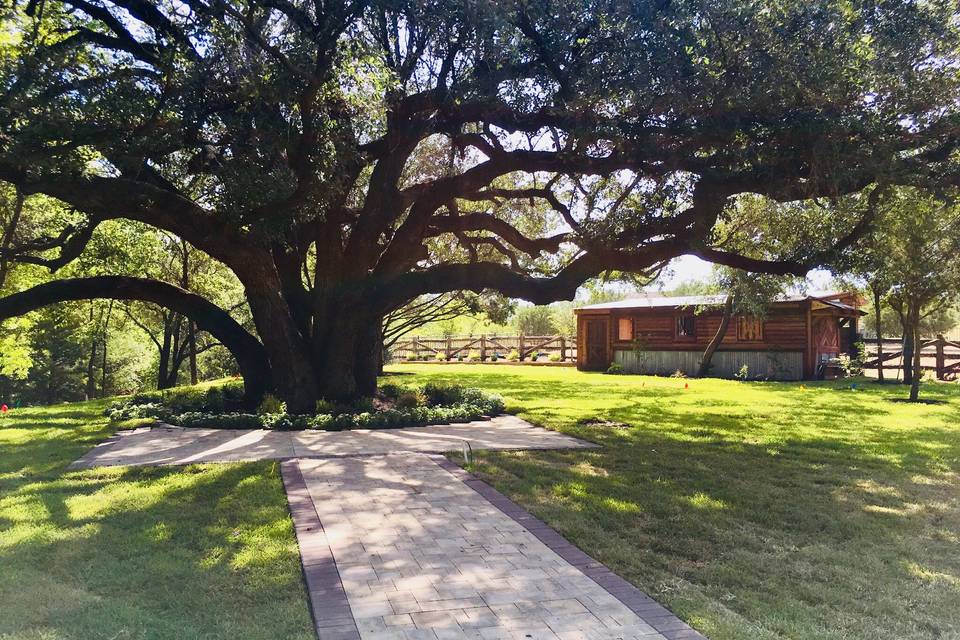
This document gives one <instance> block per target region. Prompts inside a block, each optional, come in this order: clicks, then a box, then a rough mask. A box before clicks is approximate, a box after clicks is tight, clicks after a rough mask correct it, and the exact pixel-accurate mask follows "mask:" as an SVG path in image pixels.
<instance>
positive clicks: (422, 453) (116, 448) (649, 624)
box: [74, 416, 704, 640]
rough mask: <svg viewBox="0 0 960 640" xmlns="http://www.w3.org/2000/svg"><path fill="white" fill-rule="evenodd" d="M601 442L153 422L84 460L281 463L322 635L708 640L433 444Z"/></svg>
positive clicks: (349, 639) (488, 429)
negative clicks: (205, 426) (193, 426)
mask: <svg viewBox="0 0 960 640" xmlns="http://www.w3.org/2000/svg"><path fill="white" fill-rule="evenodd" d="M463 440H467V441H469V442H470V443H471V446H472V447H473V448H474V449H558V448H577V447H591V446H594V445H591V444H589V443H586V442H583V441H581V440H577V439H576V438H571V437H569V436H565V435H563V434H559V433H556V432H552V431H548V430H546V429H540V428H538V427H535V426H533V425H531V424H529V423H527V422H525V421H523V420H520V419H518V418H516V417H513V416H501V417H499V418H495V419H493V420H490V421H486V422H475V423H469V424H462V425H446V426H434V427H423V428H417V429H397V430H382V431H346V432H336V433H331V432H288V433H283V432H271V431H262V430H256V431H218V430H215V429H180V428H177V427H166V426H163V427H153V428H145V429H137V430H134V431H131V432H125V433H121V434H118V435H117V436H115V437H114V438H111V439H110V440H108V441H107V442H105V443H103V444H101V445H100V446H98V447H95V448H94V449H93V450H92V451H90V452H88V453H87V454H86V455H85V456H83V457H82V458H80V459H79V460H77V461H76V462H75V463H74V466H75V467H84V468H86V467H94V466H101V465H131V464H137V465H158V464H159V465H164V464H188V463H194V462H233V461H241V460H260V459H283V460H284V461H283V463H282V465H281V469H282V475H283V481H284V486H285V487H286V490H287V498H288V501H289V504H290V511H291V514H292V516H293V522H294V528H295V531H296V535H297V542H298V544H299V547H300V556H301V560H302V564H303V572H304V578H305V581H306V584H307V590H308V593H309V597H310V607H311V612H312V613H313V618H314V622H315V625H316V630H317V636H318V638H319V640H500V639H503V640H664V639H666V640H687V639H698V640H704V639H703V636H701V635H700V634H699V633H697V632H696V631H694V630H693V629H691V628H690V627H689V626H688V625H687V624H685V623H684V622H683V621H681V620H680V619H678V618H677V617H676V616H674V615H673V614H672V613H671V612H670V611H668V610H667V609H665V608H664V607H662V606H661V605H659V604H657V603H656V602H655V601H653V600H652V599H651V598H650V597H649V596H647V595H645V594H644V593H642V592H641V591H639V590H638V589H636V588H635V587H634V586H633V585H631V584H629V583H628V582H626V581H625V580H623V579H622V578H620V577H618V576H616V575H614V574H613V573H612V572H610V570H609V569H607V568H606V567H605V566H603V565H602V564H600V563H599V562H596V561H595V560H593V559H592V558H590V557H589V556H587V555H586V554H585V553H583V552H582V551H580V550H579V549H577V548H576V547H575V546H574V545H572V544H571V543H569V542H568V541H567V540H565V539H564V538H563V537H562V536H560V535H559V534H558V533H556V532H555V531H553V530H552V529H550V528H549V527H548V526H547V525H545V524H544V523H543V522H540V521H539V520H537V519H536V518H534V517H533V516H531V515H530V514H529V513H527V512H525V511H524V510H523V509H521V508H520V507H518V506H517V505H516V504H514V503H513V502H511V501H510V500H509V499H507V498H506V497H504V496H503V495H501V494H500V493H498V492H497V491H496V490H495V489H493V488H492V487H490V486H489V485H487V484H485V483H483V482H481V481H480V480H478V479H476V478H474V477H473V476H471V475H470V474H469V473H467V472H465V471H463V470H462V469H460V468H459V467H458V466H457V465H455V464H453V463H452V462H450V461H448V460H447V459H446V458H444V457H443V456H440V455H436V453H435V452H442V451H449V450H459V449H460V447H461V445H462V442H463Z"/></svg>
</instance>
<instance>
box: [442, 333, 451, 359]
mask: <svg viewBox="0 0 960 640" xmlns="http://www.w3.org/2000/svg"><path fill="white" fill-rule="evenodd" d="M451 348H452V347H451V344H450V336H447V345H446V347H444V350H443V355H444V358H443V359H444V360H450V349H451Z"/></svg>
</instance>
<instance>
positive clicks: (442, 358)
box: [433, 351, 447, 362]
mask: <svg viewBox="0 0 960 640" xmlns="http://www.w3.org/2000/svg"><path fill="white" fill-rule="evenodd" d="M433 359H434V360H436V361H438V362H445V361H446V360H447V357H446V356H445V355H443V353H441V352H440V351H437V355H435V356H433Z"/></svg>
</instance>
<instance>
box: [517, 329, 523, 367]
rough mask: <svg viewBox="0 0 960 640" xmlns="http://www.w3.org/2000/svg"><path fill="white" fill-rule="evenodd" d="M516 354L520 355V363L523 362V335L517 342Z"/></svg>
mask: <svg viewBox="0 0 960 640" xmlns="http://www.w3.org/2000/svg"><path fill="white" fill-rule="evenodd" d="M517 353H519V354H520V362H523V334H522V333H521V334H520V336H519V339H518V340H517Z"/></svg>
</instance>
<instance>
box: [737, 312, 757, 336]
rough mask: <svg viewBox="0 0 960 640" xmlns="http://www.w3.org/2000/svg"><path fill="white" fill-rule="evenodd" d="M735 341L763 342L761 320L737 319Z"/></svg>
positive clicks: (742, 317) (744, 317)
mask: <svg viewBox="0 0 960 640" xmlns="http://www.w3.org/2000/svg"><path fill="white" fill-rule="evenodd" d="M737 340H742V341H744V342H760V341H762V340H763V320H761V319H760V318H755V317H753V316H740V318H738V319H737Z"/></svg>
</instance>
